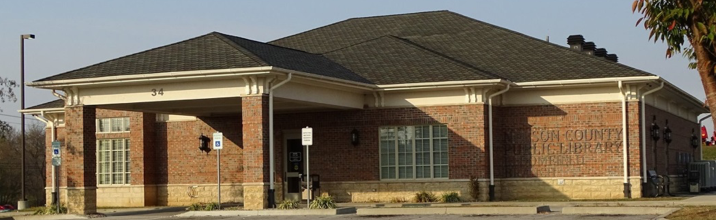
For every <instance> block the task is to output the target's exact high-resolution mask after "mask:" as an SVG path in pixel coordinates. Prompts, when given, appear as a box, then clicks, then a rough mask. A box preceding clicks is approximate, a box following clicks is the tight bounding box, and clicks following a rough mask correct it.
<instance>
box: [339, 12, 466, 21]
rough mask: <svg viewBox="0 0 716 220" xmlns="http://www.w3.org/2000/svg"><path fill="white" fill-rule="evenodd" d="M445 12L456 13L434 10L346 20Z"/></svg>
mask: <svg viewBox="0 0 716 220" xmlns="http://www.w3.org/2000/svg"><path fill="white" fill-rule="evenodd" d="M444 12H450V13H454V12H452V11H450V10H433V11H419V12H409V13H402V14H391V15H374V16H366V17H356V18H349V19H346V20H360V19H369V18H382V17H398V16H406V15H416V14H431V13H444Z"/></svg>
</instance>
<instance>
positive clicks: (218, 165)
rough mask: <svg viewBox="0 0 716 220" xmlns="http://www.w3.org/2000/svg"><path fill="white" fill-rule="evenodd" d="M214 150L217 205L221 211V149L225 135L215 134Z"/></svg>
mask: <svg viewBox="0 0 716 220" xmlns="http://www.w3.org/2000/svg"><path fill="white" fill-rule="evenodd" d="M213 142H214V144H213V145H214V150H216V188H217V191H218V193H217V195H218V197H217V203H218V204H219V209H221V149H222V148H224V133H221V132H215V133H214V141H213Z"/></svg>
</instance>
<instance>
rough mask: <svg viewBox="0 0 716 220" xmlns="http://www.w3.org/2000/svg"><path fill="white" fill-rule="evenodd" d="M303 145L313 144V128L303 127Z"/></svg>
mask: <svg viewBox="0 0 716 220" xmlns="http://www.w3.org/2000/svg"><path fill="white" fill-rule="evenodd" d="M301 145H303V146H311V145H313V128H309V127H305V128H303V129H301Z"/></svg>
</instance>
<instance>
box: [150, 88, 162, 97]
mask: <svg viewBox="0 0 716 220" xmlns="http://www.w3.org/2000/svg"><path fill="white" fill-rule="evenodd" d="M157 95H160V96H163V95H164V88H159V89H156V88H155V89H152V96H157Z"/></svg>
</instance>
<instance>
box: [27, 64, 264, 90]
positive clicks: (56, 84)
mask: <svg viewBox="0 0 716 220" xmlns="http://www.w3.org/2000/svg"><path fill="white" fill-rule="evenodd" d="M273 69H274V67H271V66H264V67H249V68H231V69H216V70H193V71H180V72H164V73H147V74H135V75H121V76H105V77H96V78H81V79H66V80H51V81H42V82H30V83H26V85H27V86H32V87H37V88H44V89H59V88H62V87H68V86H82V85H98V84H116V83H126V82H134V81H148V80H171V79H179V78H195V77H219V76H232V75H235V76H242V75H258V74H266V73H269V72H270V71H271V70H273Z"/></svg>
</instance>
